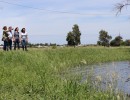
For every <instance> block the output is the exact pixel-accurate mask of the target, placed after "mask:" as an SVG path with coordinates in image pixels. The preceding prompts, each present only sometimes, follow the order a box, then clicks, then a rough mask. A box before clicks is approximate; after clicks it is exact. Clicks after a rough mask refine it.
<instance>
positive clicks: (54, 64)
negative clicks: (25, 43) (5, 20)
mask: <svg viewBox="0 0 130 100" xmlns="http://www.w3.org/2000/svg"><path fill="white" fill-rule="evenodd" d="M123 60H130V48H98V47H96V48H94V47H92V48H91V47H89V48H86V47H85V48H81V47H80V48H60V49H59V48H55V49H54V48H53V49H51V48H49V49H29V51H28V52H23V51H11V52H3V51H0V100H117V99H118V98H119V97H117V96H116V95H114V94H113V93H110V91H106V92H102V91H97V89H95V88H93V86H92V85H91V81H89V79H88V81H87V82H86V83H82V84H81V83H80V82H79V80H80V76H71V77H65V76H64V73H63V72H65V71H67V70H68V69H70V68H72V67H77V66H81V67H82V66H84V65H89V64H96V63H101V62H111V61H123ZM63 76H64V77H63ZM120 98H122V97H121V96H120Z"/></svg>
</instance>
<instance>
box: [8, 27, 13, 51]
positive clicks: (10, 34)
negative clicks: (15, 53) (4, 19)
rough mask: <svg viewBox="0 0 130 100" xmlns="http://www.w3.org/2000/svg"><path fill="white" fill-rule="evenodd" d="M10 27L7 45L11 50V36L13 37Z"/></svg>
mask: <svg viewBox="0 0 130 100" xmlns="http://www.w3.org/2000/svg"><path fill="white" fill-rule="evenodd" d="M12 30H13V29H12V27H11V26H10V27H9V28H8V46H9V49H10V50H12V38H13V35H12Z"/></svg>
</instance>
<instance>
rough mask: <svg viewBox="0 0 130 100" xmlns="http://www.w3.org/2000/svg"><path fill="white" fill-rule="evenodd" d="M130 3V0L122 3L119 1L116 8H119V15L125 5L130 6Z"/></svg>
mask: <svg viewBox="0 0 130 100" xmlns="http://www.w3.org/2000/svg"><path fill="white" fill-rule="evenodd" d="M129 5H130V0H125V1H124V2H122V3H117V4H116V6H115V9H116V10H117V15H118V14H119V13H121V11H122V9H123V8H124V7H127V6H129Z"/></svg>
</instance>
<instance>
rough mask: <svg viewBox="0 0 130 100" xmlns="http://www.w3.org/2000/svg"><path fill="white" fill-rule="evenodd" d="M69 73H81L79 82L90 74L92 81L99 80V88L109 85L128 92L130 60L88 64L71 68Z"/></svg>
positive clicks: (129, 85) (129, 92)
mask: <svg viewBox="0 0 130 100" xmlns="http://www.w3.org/2000/svg"><path fill="white" fill-rule="evenodd" d="M71 71H72V72H71V73H74V74H79V75H82V80H81V82H84V81H85V80H86V77H87V75H90V74H91V75H92V80H93V81H94V82H97V81H101V82H100V83H101V88H103V89H106V88H107V87H108V86H109V85H110V86H112V88H113V89H114V90H118V91H121V92H124V93H126V94H130V62H129V61H121V62H111V63H102V64H97V65H90V66H87V67H84V68H76V69H72V70H71Z"/></svg>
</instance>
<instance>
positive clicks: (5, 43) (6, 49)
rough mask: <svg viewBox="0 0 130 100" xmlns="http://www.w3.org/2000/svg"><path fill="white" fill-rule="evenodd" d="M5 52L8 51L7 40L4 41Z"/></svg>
mask: <svg viewBox="0 0 130 100" xmlns="http://www.w3.org/2000/svg"><path fill="white" fill-rule="evenodd" d="M3 50H4V51H8V41H7V40H5V41H4V46H3Z"/></svg>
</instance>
